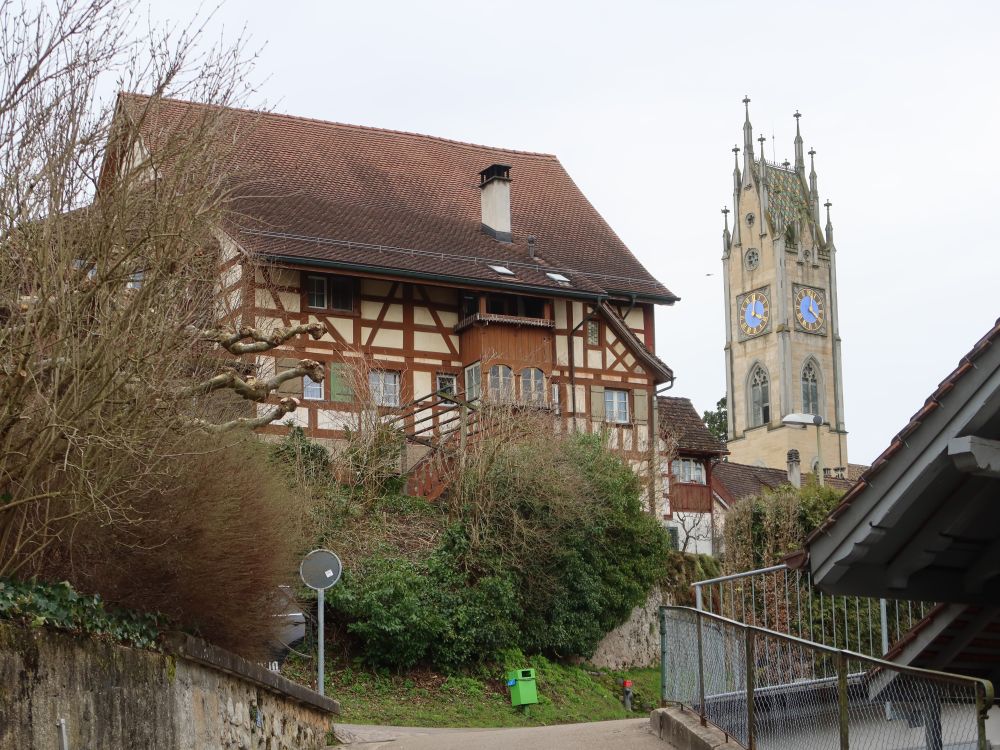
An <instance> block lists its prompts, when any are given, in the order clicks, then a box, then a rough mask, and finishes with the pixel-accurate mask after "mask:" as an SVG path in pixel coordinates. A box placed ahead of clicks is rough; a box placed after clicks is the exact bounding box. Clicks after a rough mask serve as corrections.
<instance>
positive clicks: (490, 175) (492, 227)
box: [479, 164, 514, 242]
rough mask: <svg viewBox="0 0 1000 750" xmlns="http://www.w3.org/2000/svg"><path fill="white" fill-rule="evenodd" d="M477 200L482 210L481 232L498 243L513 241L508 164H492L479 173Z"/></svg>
mask: <svg viewBox="0 0 1000 750" xmlns="http://www.w3.org/2000/svg"><path fill="white" fill-rule="evenodd" d="M479 199H480V203H481V204H482V208H483V223H482V228H483V232H485V233H486V234H488V235H489V236H490V237H492V238H493V239H495V240H499V241H500V242H510V241H511V240H513V239H514V237H513V235H512V234H511V233H510V165H509V164H492V165H490V166H489V167H487V168H486V169H484V170H483V171H482V172H480V173H479Z"/></svg>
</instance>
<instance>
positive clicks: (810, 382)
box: [802, 362, 819, 414]
mask: <svg viewBox="0 0 1000 750" xmlns="http://www.w3.org/2000/svg"><path fill="white" fill-rule="evenodd" d="M802 411H804V412H805V413H806V414H819V378H818V377H817V375H816V367H815V365H814V364H813V363H812V362H806V366H805V367H803V368H802Z"/></svg>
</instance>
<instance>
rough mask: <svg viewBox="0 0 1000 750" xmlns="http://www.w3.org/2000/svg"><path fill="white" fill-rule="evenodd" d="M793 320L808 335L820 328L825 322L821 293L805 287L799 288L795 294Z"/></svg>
mask: <svg viewBox="0 0 1000 750" xmlns="http://www.w3.org/2000/svg"><path fill="white" fill-rule="evenodd" d="M795 319H796V320H797V321H798V322H799V325H800V326H802V328H804V329H805V330H806V331H809V332H810V333H813V332H816V331H818V330H819V329H820V328H822V327H823V323H824V322H825V320H826V309H825V306H824V304H823V292H821V291H819V290H818V289H811V288H809V287H807V286H804V287H802V288H800V289H799V290H798V291H797V292H796V293H795Z"/></svg>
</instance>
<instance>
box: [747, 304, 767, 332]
mask: <svg viewBox="0 0 1000 750" xmlns="http://www.w3.org/2000/svg"><path fill="white" fill-rule="evenodd" d="M763 319H764V303H763V302H761V301H760V300H759V299H753V300H750V302H749V304H748V305H747V306H746V309H745V310H744V311H743V320H745V321H746V322H747V326H749V327H750V328H757V327H758V326H760V322H761V321H762V320H763Z"/></svg>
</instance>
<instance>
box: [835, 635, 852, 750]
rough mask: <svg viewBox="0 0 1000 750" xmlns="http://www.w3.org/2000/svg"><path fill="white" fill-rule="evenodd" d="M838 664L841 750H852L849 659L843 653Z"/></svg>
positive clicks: (837, 659)
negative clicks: (848, 688) (848, 693)
mask: <svg viewBox="0 0 1000 750" xmlns="http://www.w3.org/2000/svg"><path fill="white" fill-rule="evenodd" d="M836 663H837V703H838V706H839V709H840V710H839V713H840V750H850V747H851V743H850V740H849V739H848V734H849V730H850V716H849V714H848V702H847V701H848V698H847V657H846V656H844V654H843V653H839V654H837V656H836Z"/></svg>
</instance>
